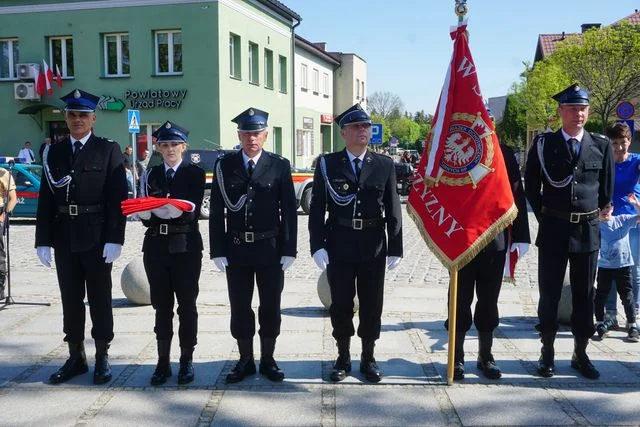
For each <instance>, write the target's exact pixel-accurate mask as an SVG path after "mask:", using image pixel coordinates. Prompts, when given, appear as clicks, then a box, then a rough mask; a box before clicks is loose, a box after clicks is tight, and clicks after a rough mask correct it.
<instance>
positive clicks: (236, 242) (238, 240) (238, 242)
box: [233, 237, 241, 245]
mask: <svg viewBox="0 0 640 427" xmlns="http://www.w3.org/2000/svg"><path fill="white" fill-rule="evenodd" d="M233 243H234V244H235V245H239V244H240V243H241V242H240V238H239V237H234V238H233Z"/></svg>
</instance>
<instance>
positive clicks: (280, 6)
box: [258, 0, 302, 22]
mask: <svg viewBox="0 0 640 427" xmlns="http://www.w3.org/2000/svg"><path fill="white" fill-rule="evenodd" d="M258 1H259V2H260V3H262V4H265V5H267V6H270V7H272V8H273V9H276V10H277V11H278V12H280V13H282V14H283V15H284V16H287V17H288V18H291V19H294V20H296V21H298V22H300V21H302V18H301V17H300V15H298V14H297V13H295V12H294V11H293V10H291V9H289V8H288V7H287V6H285V5H284V3H280V2H279V1H278V0H258Z"/></svg>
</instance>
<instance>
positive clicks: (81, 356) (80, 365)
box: [49, 342, 89, 384]
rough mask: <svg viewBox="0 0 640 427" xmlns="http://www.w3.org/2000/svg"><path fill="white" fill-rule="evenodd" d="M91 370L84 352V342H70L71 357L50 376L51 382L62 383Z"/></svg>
mask: <svg viewBox="0 0 640 427" xmlns="http://www.w3.org/2000/svg"><path fill="white" fill-rule="evenodd" d="M88 370H89V367H88V366H87V356H86V355H85V353H84V343H82V342H80V343H71V342H70V343H69V358H68V359H67V361H66V362H65V363H64V365H63V366H62V368H60V369H58V370H57V371H56V372H55V373H54V374H52V375H51V377H49V382H50V383H51V384H60V383H63V382H65V381H67V380H70V379H71V378H73V377H75V376H76V375H80V374H84V373H85V372H87V371H88Z"/></svg>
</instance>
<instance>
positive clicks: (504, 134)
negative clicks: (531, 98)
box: [496, 83, 527, 149]
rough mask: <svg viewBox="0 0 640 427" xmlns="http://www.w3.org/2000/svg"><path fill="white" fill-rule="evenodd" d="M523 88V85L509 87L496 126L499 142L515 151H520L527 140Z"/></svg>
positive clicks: (525, 106)
mask: <svg viewBox="0 0 640 427" xmlns="http://www.w3.org/2000/svg"><path fill="white" fill-rule="evenodd" d="M524 86H525V85H524V83H514V84H513V85H512V86H511V90H510V93H509V94H508V95H507V102H506V105H505V109H504V115H503V116H502V121H500V123H498V124H497V126H496V131H497V132H498V138H499V139H500V142H502V143H504V144H506V145H508V146H510V147H513V148H515V149H522V148H523V147H524V145H525V143H526V140H527V105H526V102H525V98H524V93H523V90H524Z"/></svg>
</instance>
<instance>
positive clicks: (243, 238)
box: [229, 228, 278, 244]
mask: <svg viewBox="0 0 640 427" xmlns="http://www.w3.org/2000/svg"><path fill="white" fill-rule="evenodd" d="M229 234H231V236H233V243H235V244H240V242H244V243H253V242H255V241H257V240H264V239H270V238H272V237H276V236H277V235H278V229H277V228H276V229H275V230H269V231H239V230H229Z"/></svg>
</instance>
